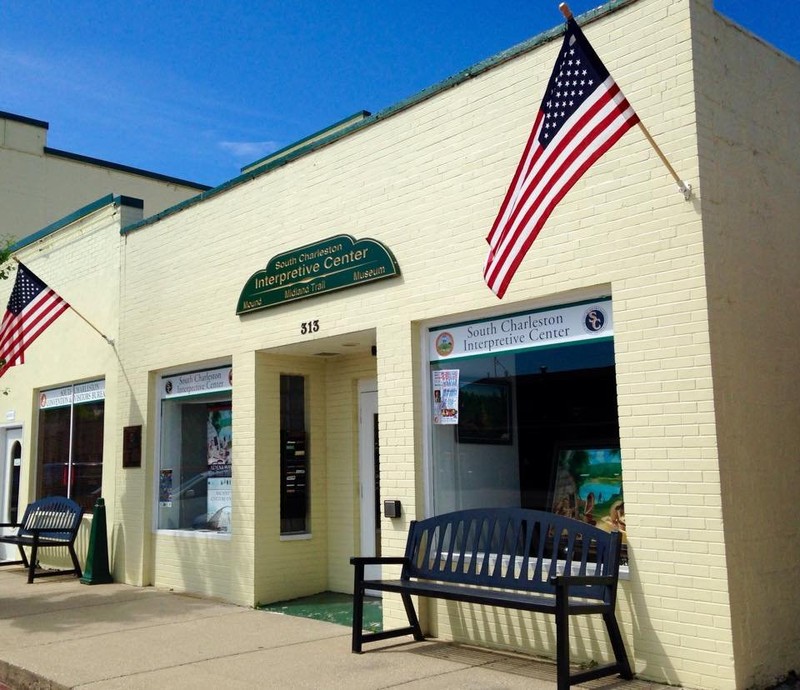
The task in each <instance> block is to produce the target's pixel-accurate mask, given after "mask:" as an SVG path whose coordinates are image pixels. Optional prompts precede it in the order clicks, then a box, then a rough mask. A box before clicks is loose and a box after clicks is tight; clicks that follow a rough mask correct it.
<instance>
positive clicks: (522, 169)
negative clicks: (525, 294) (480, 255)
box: [483, 17, 639, 298]
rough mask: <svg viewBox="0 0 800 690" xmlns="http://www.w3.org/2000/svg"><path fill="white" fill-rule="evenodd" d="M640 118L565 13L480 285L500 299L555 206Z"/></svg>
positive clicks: (496, 223)
mask: <svg viewBox="0 0 800 690" xmlns="http://www.w3.org/2000/svg"><path fill="white" fill-rule="evenodd" d="M637 122H639V117H638V116H637V115H636V113H635V112H634V111H633V108H632V107H631V106H630V104H629V103H628V101H627V100H626V98H625V96H623V94H622V92H621V91H620V89H619V87H618V86H617V85H616V83H615V82H614V80H613V79H612V78H611V75H609V73H608V70H607V69H606V68H605V66H604V65H603V63H602V62H601V60H600V58H599V57H598V56H597V54H596V53H595V52H594V49H593V48H592V46H591V45H590V44H589V42H588V41H587V40H586V37H585V36H584V35H583V32H582V31H581V29H580V27H579V26H578V24H577V23H576V22H575V20H574V19H573V18H572V17H570V18H569V19H568V20H567V31H566V34H565V36H564V43H563V45H562V46H561V51H560V52H559V55H558V59H557V60H556V65H555V68H554V69H553V74H552V75H551V76H550V81H549V82H548V84H547V90H546V92H545V96H544V98H543V99H542V104H541V106H540V107H539V112H538V113H537V115H536V120H535V122H534V123H533V130H532V131H531V134H530V137H529V139H528V143H527V145H526V146H525V151H524V152H523V154H522V159H521V160H520V162H519V165H518V166H517V171H516V173H515V174H514V178H513V180H512V181H511V186H510V187H509V188H508V191H507V192H506V196H505V199H504V200H503V204H502V206H501V207H500V212H499V213H498V214H497V218H496V220H495V221H494V225H493V226H492V229H491V231H490V232H489V234H488V236H487V237H486V241H487V242H488V243H489V256H488V257H487V259H486V265H485V266H484V272H483V274H484V278H485V280H486V284H487V285H488V286H489V288H491V290H492V292H494V293H495V294H496V295H497V296H498V297H501V298H502V297H503V295H504V294H505V292H506V290H507V289H508V284H509V283H510V282H511V278H512V277H513V276H514V273H515V272H516V270H517V268H518V267H519V265H520V263H521V262H522V259H523V258H524V257H525V254H526V253H527V251H528V249H530V246H531V244H533V241H534V240H535V239H536V236H537V235H538V234H539V231H540V230H541V229H542V226H543V225H544V224H545V222H546V221H547V219H548V217H549V216H550V214H551V213H552V211H553V209H554V208H555V206H556V204H557V203H558V202H559V201H561V199H562V198H563V197H564V195H565V194H566V193H567V192H568V191H569V190H570V189H571V188H572V186H573V185H574V184H575V183H576V182H577V181H578V180H579V179H580V177H581V175H583V173H585V172H586V171H587V170H588V169H589V168H590V167H591V166H592V164H593V163H595V161H597V159H598V158H600V156H602V155H603V154H604V153H605V152H606V151H608V149H610V148H611V147H612V146H613V145H614V144H615V143H616V142H617V140H618V139H619V138H620V137H621V136H622V135H623V134H625V132H627V131H628V130H629V129H630V128H631V127H633V126H634V125H635V124H636V123H637Z"/></svg>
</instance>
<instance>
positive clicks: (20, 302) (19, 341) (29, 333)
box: [0, 264, 69, 376]
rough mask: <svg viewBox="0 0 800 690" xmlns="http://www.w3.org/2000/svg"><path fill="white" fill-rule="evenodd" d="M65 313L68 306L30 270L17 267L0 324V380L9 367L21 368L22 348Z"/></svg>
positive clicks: (22, 359)
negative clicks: (19, 365)
mask: <svg viewBox="0 0 800 690" xmlns="http://www.w3.org/2000/svg"><path fill="white" fill-rule="evenodd" d="M67 309H69V304H67V303H66V302H65V301H64V300H63V299H61V297H59V296H58V295H57V294H56V293H55V292H53V290H51V289H50V288H49V287H47V285H45V284H44V283H43V282H42V280H41V279H39V278H37V277H36V275H34V274H33V273H32V272H31V271H30V269H28V268H26V267H25V266H23V265H22V264H19V267H18V269H17V279H16V281H15V282H14V289H13V290H12V291H11V297H9V299H8V307H6V313H5V316H4V317H3V323H2V324H0V360H2V365H0V376H2V375H3V374H5V373H6V371H7V370H8V368H9V367H13V366H14V365H15V364H22V363H23V362H24V361H25V357H24V355H25V348H27V347H28V345H30V344H31V343H32V342H33V341H34V340H36V338H38V337H39V336H40V335H41V334H42V333H43V332H44V330H45V329H46V328H47V327H48V326H49V325H50V324H51V323H53V321H55V320H56V319H57V318H58V317H59V316H61V314H63V313H64V312H65V311H66V310H67Z"/></svg>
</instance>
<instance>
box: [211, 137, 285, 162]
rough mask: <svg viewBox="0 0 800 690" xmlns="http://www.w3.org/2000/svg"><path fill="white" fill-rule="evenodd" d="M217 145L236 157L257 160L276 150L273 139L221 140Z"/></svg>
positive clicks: (276, 145) (276, 144) (276, 146)
mask: <svg viewBox="0 0 800 690" xmlns="http://www.w3.org/2000/svg"><path fill="white" fill-rule="evenodd" d="M219 147H220V148H221V149H222V150H223V151H227V152H228V153H231V154H233V155H234V156H235V157H236V158H237V159H247V160H253V161H255V160H258V159H259V158H263V157H264V156H267V155H269V154H270V153H273V152H274V151H277V150H278V143H277V142H275V141H221V142H219Z"/></svg>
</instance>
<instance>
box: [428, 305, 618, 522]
mask: <svg viewBox="0 0 800 690" xmlns="http://www.w3.org/2000/svg"><path fill="white" fill-rule="evenodd" d="M593 329H594V330H593ZM612 336H613V333H612V324H611V304H610V301H605V300H603V301H599V302H596V303H591V304H581V305H570V306H568V307H563V308H559V309H554V310H548V311H542V312H532V313H526V314H515V315H511V316H507V317H501V318H497V319H491V320H486V321H482V322H473V323H469V324H456V325H453V326H449V327H446V328H441V329H435V330H432V331H431V333H430V342H431V358H430V359H431V360H432V361H431V365H430V366H431V381H432V401H431V405H432V410H433V414H432V418H433V439H432V465H431V467H432V485H433V492H432V493H433V503H434V506H433V507H434V512H435V513H444V512H449V511H452V510H462V509H466V508H482V507H498V506H508V507H523V508H534V509H537V510H546V511H550V512H555V513H559V514H563V515H568V516H570V517H574V518H577V519H580V520H584V521H586V522H589V523H591V524H595V525H597V526H599V527H601V528H603V529H607V530H616V529H620V530H623V532H624V530H625V527H626V526H625V512H624V511H625V505H624V499H623V491H622V468H621V456H620V448H619V421H618V415H617V402H616V377H615V369H614V349H613V338H612Z"/></svg>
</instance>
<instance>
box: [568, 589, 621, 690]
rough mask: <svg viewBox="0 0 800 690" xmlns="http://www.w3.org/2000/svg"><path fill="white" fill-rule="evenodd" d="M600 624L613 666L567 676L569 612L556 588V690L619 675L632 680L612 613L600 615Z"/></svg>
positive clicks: (597, 667) (604, 666) (617, 625)
mask: <svg viewBox="0 0 800 690" xmlns="http://www.w3.org/2000/svg"><path fill="white" fill-rule="evenodd" d="M602 615H603V622H604V623H605V625H606V631H607V632H608V637H609V640H610V642H611V649H612V650H613V652H614V663H613V664H603V665H601V666H595V667H594V668H590V669H587V670H585V671H578V672H577V673H573V674H572V675H570V672H569V609H568V596H567V593H566V587H557V588H556V613H555V618H556V673H557V686H558V690H569V688H570V686H572V685H577V684H578V683H585V682H586V681H589V680H594V679H596V678H604V677H605V676H611V675H614V674H618V675H619V676H621V677H622V678H624V679H625V680H631V679H632V678H633V671H632V670H631V665H630V662H629V661H628V653H627V652H626V651H625V645H624V643H623V641H622V634H621V632H620V629H619V623H617V617H616V615H615V614H614V611H608V612H606V613H603V614H602Z"/></svg>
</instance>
